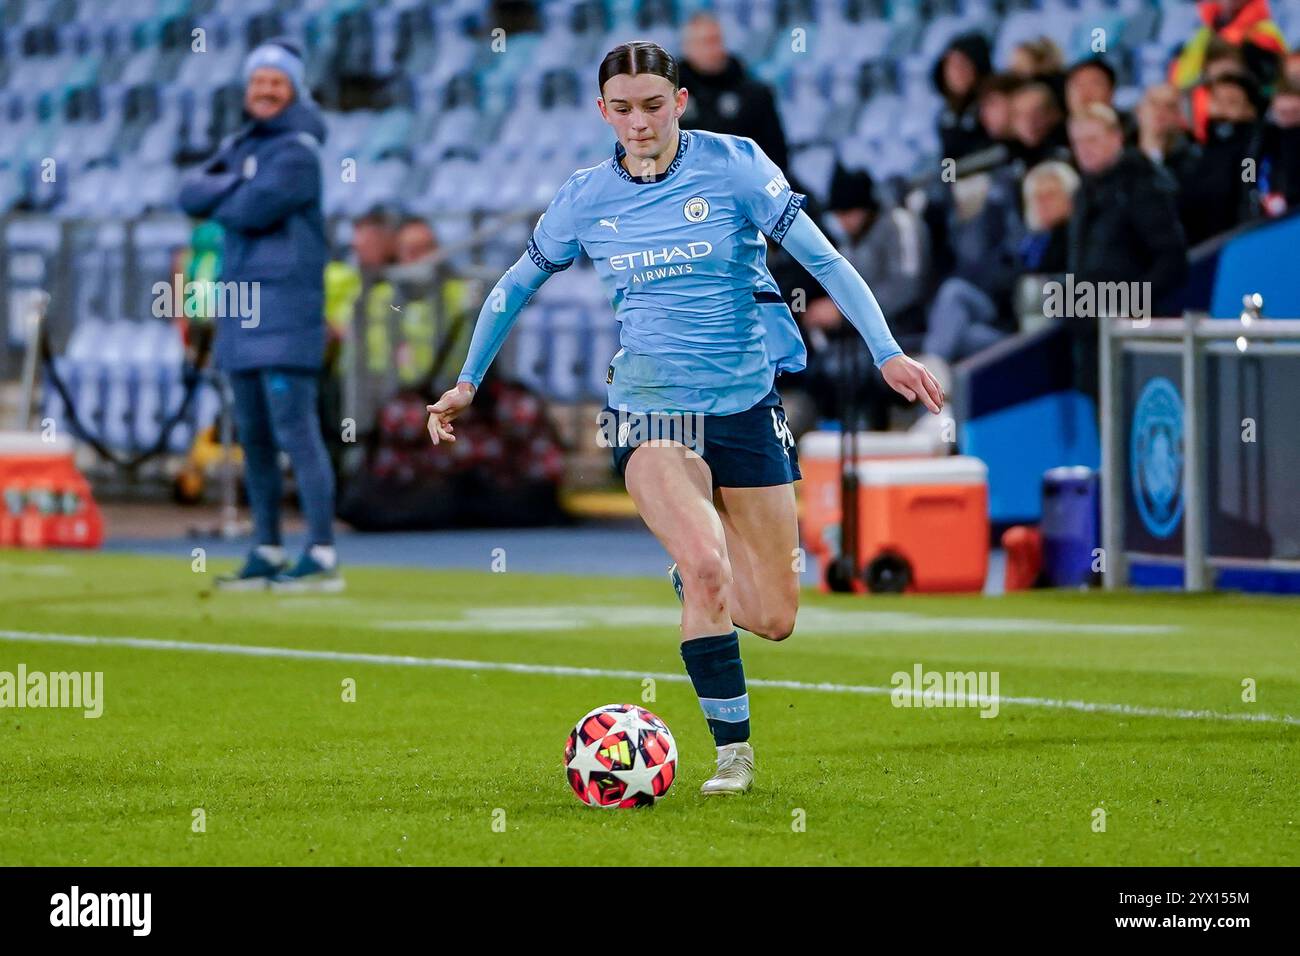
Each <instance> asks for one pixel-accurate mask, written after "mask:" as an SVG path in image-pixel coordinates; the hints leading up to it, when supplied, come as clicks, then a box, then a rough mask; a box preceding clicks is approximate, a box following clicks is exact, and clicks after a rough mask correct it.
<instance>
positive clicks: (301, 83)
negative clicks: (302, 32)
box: [244, 39, 310, 100]
mask: <svg viewBox="0 0 1300 956" xmlns="http://www.w3.org/2000/svg"><path fill="white" fill-rule="evenodd" d="M264 66H267V67H270V68H271V69H273V70H279V71H280V72H281V73H283V74H284V75H285V76H287V77H289V82H291V83H292V84H293V93H294V96H296V97H297V98H298V99H300V100H302V99H307V98H309V97H310V93H309V92H308V90H307V83H306V70H305V68H304V67H303V63H302V53H301V52H300V51H299V49H298V46H297V44H295V43H294V42H293V41H292V40H282V39H274V40H267V41H266V42H265V43H263V44H262V45H261V46H259V47H256V48H255V49H254V50H253V51H252V52H251V53H249V54H248V56H246V57H245V58H244V83H245V84H247V83H248V81H249V80H250V79H252V77H253V71H254V70H258V69H261V68H262V67H264Z"/></svg>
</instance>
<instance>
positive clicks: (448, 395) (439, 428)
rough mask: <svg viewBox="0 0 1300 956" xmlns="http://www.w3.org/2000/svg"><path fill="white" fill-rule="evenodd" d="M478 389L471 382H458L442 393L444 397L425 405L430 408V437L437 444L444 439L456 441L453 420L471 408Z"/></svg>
mask: <svg viewBox="0 0 1300 956" xmlns="http://www.w3.org/2000/svg"><path fill="white" fill-rule="evenodd" d="M475 391H477V390H476V389H475V388H474V386H473V385H471V384H470V383H469V382H457V383H456V384H455V385H454V386H452V387H451V388H449V389H447V391H445V392H443V393H442V398H440V399H438V400H437V401H436V402H434V403H433V404H432V405H426V406H424V407H425V408H427V409H428V410H429V437H430V438H432V439H433V443H434V444H435V445H437V444H439V443H440V442H444V441H455V440H456V436H455V435H453V434H452V431H453V430H454V429H453V428H452V425H451V420H452V419H453V418H455V417H456V416H457V415H459V414H460V413H461V412H463V411H464V410H465V409H467V408H469V403H470V402H472V401H474V393H475Z"/></svg>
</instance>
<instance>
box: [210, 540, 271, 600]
mask: <svg viewBox="0 0 1300 956" xmlns="http://www.w3.org/2000/svg"><path fill="white" fill-rule="evenodd" d="M284 567H285V565H284V562H283V561H281V562H279V563H277V562H275V561H268V560H267V559H266V558H264V557H262V555H261V554H259V553H258V552H257V550H256V549H254V550H253V551H250V552H249V553H248V557H247V558H245V559H244V566H243V567H242V568H240V569H239V570H238V571H236V572H235V573H234V574H223V575H221V576H220V577H218V578H217V582H216V584H217V587H218V588H219V589H220V590H222V591H262V590H265V589H266V587H267V585H269V584H270V583H271V579H272V578H273V577H275V576H276V575H277V574H279V573H280V572H281V571H283V570H284Z"/></svg>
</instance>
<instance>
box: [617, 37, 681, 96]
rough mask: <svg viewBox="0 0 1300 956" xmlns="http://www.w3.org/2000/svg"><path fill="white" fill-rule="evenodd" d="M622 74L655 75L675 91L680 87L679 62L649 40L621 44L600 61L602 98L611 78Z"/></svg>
mask: <svg viewBox="0 0 1300 956" xmlns="http://www.w3.org/2000/svg"><path fill="white" fill-rule="evenodd" d="M620 73H627V74H630V75H631V76H636V75H637V74H638V73H654V74H655V75H656V76H662V77H663V78H664V79H666V80H667V81H668V82H669V83H671V84H672V85H673V89H674V90H676V89H677V87H678V82H677V60H676V59H675V58H674V57H673V55H672V54H671V53H669V52H668V51H667V50H665V49H664V48H663V47H661V46H660V45H659V44H658V43H652V42H651V41H649V40H632V41H630V42H628V43H620V44H619V45H618V46H616V47H614V49H612V50H610V51H609V52H608V53H606V54H605V59H603V60H601V61H600V92H601V95H602V96H603V95H604V93H605V84H606V83H607V82H608V81H609V78H610V77H612V76H618V75H619V74H620Z"/></svg>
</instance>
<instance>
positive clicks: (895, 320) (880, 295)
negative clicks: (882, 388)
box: [804, 164, 930, 337]
mask: <svg viewBox="0 0 1300 956" xmlns="http://www.w3.org/2000/svg"><path fill="white" fill-rule="evenodd" d="M828 206H829V211H830V213H831V216H830V219H829V221H828V222H827V227H828V229H829V230H830V234H831V237H832V238H833V239H834V240H835V245H836V248H837V249H838V250H839V252H840V254H841V255H843V256H844V258H846V259H848V260H849V263H850V264H851V265H852V266H853V267H854V268H855V269H857V270H858V274H859V275H861V276H862V277H863V278H864V279H866V280H867V284H868V285H869V286H871V291H872V293H873V294H874V295H875V297H876V301H877V302H878V303H879V304H880V309H881V311H882V312H884V313H885V315H887V316H888V317H889V326H890V328H891V329H893V331H894V334H895V336H900V335H901V336H904V337H905V336H907V335H908V334H909V333H912V334H916V333H919V332H920V331H921V330H922V329H923V328H924V319H925V314H924V311H923V308H922V307H923V305H924V302H925V298H926V296H927V295H928V293H929V278H930V261H929V259H930V254H929V248H930V242H929V237H928V236H927V234H926V229H925V225H924V224H923V223H922V222H921V220H920V218H919V217H918V216H917V215H916V214H915V213H913V212H911V211H910V210H908V209H907V208H905V207H895V208H892V209H882V208H881V204H880V200H879V199H878V198H877V196H876V187H875V182H874V181H873V180H872V178H871V174H870V173H868V172H867V171H866V170H848V169H845V168H843V167H842V166H839V165H838V164H837V165H836V167H835V170H834V173H833V174H832V176H831V184H830V199H829V203H828ZM804 319H805V322H806V323H807V324H808V325H809V326H811V327H813V328H819V329H822V330H823V331H830V330H836V329H841V328H843V325H844V318H843V316H841V315H840V313H839V310H838V309H836V308H835V303H833V302H832V301H831V300H830V298H829V297H827V296H825V295H822V296H820V297H818V298H816V299H812V300H810V301H809V303H808V311H807V314H806V315H805V317H804Z"/></svg>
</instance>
